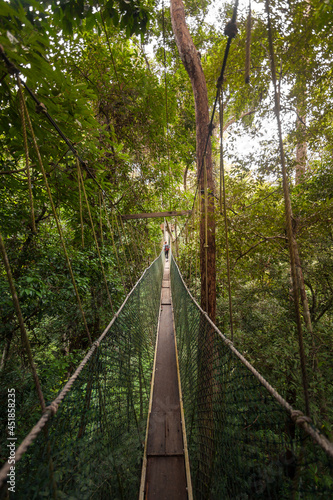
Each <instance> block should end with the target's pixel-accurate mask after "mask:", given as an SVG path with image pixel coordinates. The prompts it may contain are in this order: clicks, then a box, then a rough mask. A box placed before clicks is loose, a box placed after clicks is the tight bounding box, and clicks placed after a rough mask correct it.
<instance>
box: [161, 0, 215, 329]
mask: <svg viewBox="0 0 333 500" xmlns="http://www.w3.org/2000/svg"><path fill="white" fill-rule="evenodd" d="M170 13H171V21H172V28H173V32H174V35H175V39H176V43H177V47H178V51H179V54H180V57H181V60H182V62H183V64H184V66H185V69H186V71H187V73H188V75H189V77H190V80H191V84H192V89H193V95H194V101H195V117H196V141H197V145H196V154H197V168H198V176H200V190H199V192H200V191H201V197H202V203H201V207H202V209H201V213H202V217H201V224H200V270H201V307H202V308H203V309H204V310H205V311H206V312H207V313H208V315H209V316H210V317H211V319H212V320H213V321H215V316H216V270H215V219H214V197H213V193H214V181H213V164H212V149H211V143H210V140H209V143H208V147H207V152H206V160H205V162H206V168H207V188H208V241H207V244H208V248H207V251H206V248H205V216H204V214H205V208H204V195H203V193H204V169H202V170H201V165H202V157H203V153H204V149H205V144H206V139H207V134H208V124H209V108H208V96H207V87H206V79H205V76H204V73H203V71H202V67H201V61H200V56H199V54H198V51H197V50H196V48H195V46H194V43H193V41H192V38H191V35H190V33H189V30H188V28H187V26H186V22H185V11H184V5H183V3H182V0H171V4H170ZM200 170H201V171H200ZM206 256H207V259H206Z"/></svg>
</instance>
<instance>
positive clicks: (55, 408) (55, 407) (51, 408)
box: [44, 401, 58, 417]
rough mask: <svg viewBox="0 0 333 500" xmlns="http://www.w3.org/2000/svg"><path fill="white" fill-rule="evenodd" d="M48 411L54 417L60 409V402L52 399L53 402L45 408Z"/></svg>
mask: <svg viewBox="0 0 333 500" xmlns="http://www.w3.org/2000/svg"><path fill="white" fill-rule="evenodd" d="M47 411H49V412H50V413H51V415H52V417H54V415H55V414H56V413H57V411H58V403H55V402H54V401H52V403H51V404H50V405H49V406H47V407H46V408H45V410H44V413H46V412H47Z"/></svg>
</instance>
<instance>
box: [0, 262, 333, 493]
mask: <svg viewBox="0 0 333 500" xmlns="http://www.w3.org/2000/svg"><path fill="white" fill-rule="evenodd" d="M170 268H171V269H170ZM170 268H169V263H167V264H166V265H164V255H163V254H161V255H160V256H159V257H158V258H157V259H156V260H155V261H154V263H153V264H152V265H151V266H150V267H149V268H147V269H146V270H145V272H144V274H143V275H142V277H141V278H140V280H139V281H138V282H137V284H136V285H135V286H134V288H133V289H132V291H131V292H130V294H129V295H128V296H127V298H126V300H125V301H124V303H123V305H122V306H121V307H120V309H119V310H118V312H117V313H116V314H115V316H114V317H113V319H112V321H111V322H110V324H109V325H108V327H107V328H106V329H105V331H104V332H103V333H102V335H101V336H100V338H99V339H98V340H97V341H96V342H94V343H93V345H92V347H91V348H90V350H89V351H88V353H87V355H86V357H85V358H84V360H83V361H82V363H81V364H80V365H79V367H78V368H77V369H76V371H75V373H74V374H73V375H72V377H71V378H70V379H69V381H68V382H67V383H66V385H65V386H64V388H63V389H62V390H61V391H60V393H59V395H58V396H57V398H56V399H55V400H54V401H53V402H52V403H51V404H50V405H48V406H47V407H46V409H45V411H44V413H43V415H42V417H41V419H40V420H39V421H38V422H37V424H36V426H35V427H34V428H33V429H32V430H31V432H30V433H29V434H28V435H27V436H26V438H25V439H24V440H23V442H22V443H21V444H20V445H19V446H18V448H17V450H16V471H15V477H16V489H15V495H14V494H13V498H22V499H23V498H25V499H26V498H29V499H33V498H68V499H70V498H87V499H88V498H96V499H102V498H103V499H105V498H110V499H111V498H112V499H116V498H119V499H129V498H140V499H164V498H165V499H187V498H188V499H191V498H200V499H207V498H213V499H222V498H228V499H245V498H263V499H264V498H265V499H267V498H272V499H284V498H286V499H287V498H306V499H308V498H309V499H310V498H311V499H318V498H323V499H324V498H325V499H327V498H331V497H332V495H333V461H332V458H333V447H332V444H331V443H330V442H329V441H328V440H327V439H326V438H325V436H323V435H322V434H321V433H320V432H319V431H318V429H316V428H315V427H314V426H313V424H312V423H311V421H310V419H309V418H308V417H306V416H304V415H303V414H302V413H301V412H300V411H296V410H295V409H293V408H292V407H291V406H290V405H289V404H288V403H287V402H286V401H285V400H284V399H283V398H282V397H281V396H280V395H279V394H278V393H277V392H276V391H275V390H274V389H273V388H272V387H271V386H270V385H269V384H268V382H267V381H266V380H265V379H263V377H261V376H260V374H259V373H258V372H257V371H256V370H255V369H254V368H253V367H252V366H251V365H250V364H249V363H248V362H247V361H246V359H245V358H244V357H243V356H242V355H241V354H240V353H239V352H238V351H237V350H236V349H235V348H234V346H233V344H232V343H231V342H230V341H229V340H228V339H226V338H225V337H224V336H223V335H222V333H221V332H220V331H219V330H218V329H217V327H216V326H215V325H214V324H213V323H212V322H211V321H210V319H209V318H208V316H207V314H206V313H205V312H204V311H202V310H201V308H200V307H199V305H198V304H197V303H196V301H195V300H194V299H193V297H192V296H191V294H190V292H189V291H188V289H187V288H186V286H185V284H184V281H183V279H182V276H181V274H180V272H179V269H178V267H177V264H176V262H175V260H174V258H173V257H172V256H171V266H170ZM152 374H153V375H152ZM151 375H152V376H151ZM10 477H11V476H10V464H9V463H8V462H7V463H6V464H5V465H4V467H3V468H2V470H1V472H0V481H1V486H2V489H1V491H2V494H3V498H6V495H7V494H8V489H9V488H10ZM319 479H320V480H319ZM9 491H10V490H9ZM6 492H7V493H6Z"/></svg>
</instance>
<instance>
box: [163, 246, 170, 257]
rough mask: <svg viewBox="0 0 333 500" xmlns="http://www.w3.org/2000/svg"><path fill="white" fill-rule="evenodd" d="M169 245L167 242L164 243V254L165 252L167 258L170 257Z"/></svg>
mask: <svg viewBox="0 0 333 500" xmlns="http://www.w3.org/2000/svg"><path fill="white" fill-rule="evenodd" d="M169 248H170V247H169V245H168V243H167V242H165V243H164V245H163V249H164V254H165V258H166V260H168V257H169Z"/></svg>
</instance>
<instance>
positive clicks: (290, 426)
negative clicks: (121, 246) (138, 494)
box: [171, 260, 333, 500]
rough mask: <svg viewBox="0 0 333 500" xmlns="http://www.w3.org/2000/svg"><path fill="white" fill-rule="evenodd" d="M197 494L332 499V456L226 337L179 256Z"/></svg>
mask: <svg viewBox="0 0 333 500" xmlns="http://www.w3.org/2000/svg"><path fill="white" fill-rule="evenodd" d="M171 288H172V302H173V308H174V317H175V327H176V335H177V346H178V358H179V368H180V377H181V387H182V393H183V404H184V412H185V422H186V434H187V440H188V449H189V457H190V465H191V476H192V485H193V490H194V498H195V499H204V500H207V499H219V500H220V499H224V500H226V499H230V500H231V499H232V500H236V499H237V500H246V499H265V500H266V499H276V500H281V499H287V498H288V499H290V498H293V499H320V498H322V499H324V498H325V499H328V498H333V463H332V461H331V459H330V458H329V457H328V456H327V455H326V453H325V452H324V451H323V450H322V449H321V448H320V446H318V444H316V443H313V442H312V439H311V438H310V437H309V436H308V434H306V433H305V432H304V430H303V429H302V428H300V427H299V426H298V425H295V424H294V422H293V421H292V419H291V417H290V414H289V412H288V411H287V410H285V409H284V408H283V407H282V406H281V405H280V404H279V403H278V402H277V400H276V399H275V398H274V397H273V396H271V394H270V393H269V392H268V390H267V389H266V387H265V386H263V385H262V384H261V383H260V382H259V380H258V379H257V378H256V376H255V375H254V374H253V373H252V372H251V371H250V370H249V369H248V368H247V367H246V366H245V365H244V364H243V363H242V361H241V360H240V359H239V358H238V357H237V356H236V354H235V353H234V352H233V351H232V350H231V349H230V347H229V346H228V345H227V344H226V343H225V342H224V341H223V340H222V338H221V337H220V336H219V335H218V333H217V332H216V330H214V329H213V328H212V326H211V324H210V323H209V321H208V320H207V317H206V316H205V315H204V314H203V313H202V312H201V311H200V309H199V308H198V306H197V305H196V304H195V303H194V302H193V299H192V298H191V296H190V295H189V293H188V291H187V289H186V288H185V286H184V283H183V281H182V279H181V276H180V274H179V270H178V268H177V266H176V264H175V262H174V261H173V260H172V263H171Z"/></svg>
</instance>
